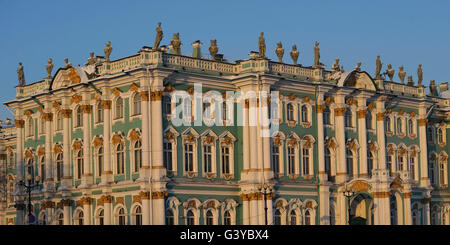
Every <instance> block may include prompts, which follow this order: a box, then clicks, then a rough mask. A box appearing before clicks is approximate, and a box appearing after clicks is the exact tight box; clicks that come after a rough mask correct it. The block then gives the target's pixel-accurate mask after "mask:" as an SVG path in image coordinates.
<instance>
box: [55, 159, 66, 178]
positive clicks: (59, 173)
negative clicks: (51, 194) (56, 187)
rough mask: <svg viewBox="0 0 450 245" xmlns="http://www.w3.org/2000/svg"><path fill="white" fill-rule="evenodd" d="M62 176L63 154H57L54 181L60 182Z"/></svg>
mask: <svg viewBox="0 0 450 245" xmlns="http://www.w3.org/2000/svg"><path fill="white" fill-rule="evenodd" d="M63 176H64V172H63V153H58V155H56V180H58V181H61V179H62V177H63Z"/></svg>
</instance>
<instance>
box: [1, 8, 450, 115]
mask: <svg viewBox="0 0 450 245" xmlns="http://www.w3.org/2000/svg"><path fill="white" fill-rule="evenodd" d="M449 11H450V1H448V0H433V1H423V0H421V1H416V0H408V1H402V0H396V1H388V0H378V1H366V0H359V1H354V0H345V1H338V0H328V1H326V0H320V1H288V0H278V1H269V0H258V1H242V0H241V1H234V0H232V1H230V0H227V1H211V0H209V1H181V0H180V1H179V0H170V1H137V0H130V1H113V0H109V1H106V0H95V1H92V0H90V1H85V0H78V1H67V0H58V1H56V0H54V1H53V0H47V1H12V0H0V74H1V78H0V79H1V81H0V83H1V89H0V102H1V103H2V104H3V102H5V101H8V100H12V99H14V98H15V88H14V86H16V85H17V73H16V69H17V67H18V62H19V61H21V62H23V65H24V71H25V79H26V82H27V84H29V83H32V82H35V81H39V80H42V79H43V78H44V77H45V76H46V75H47V73H46V70H45V65H46V63H47V60H48V58H53V63H54V64H55V68H54V69H53V72H55V71H56V70H57V69H58V68H59V67H61V66H63V64H64V58H66V57H68V58H69V60H70V62H71V63H72V64H74V65H77V64H84V63H86V61H87V58H88V56H89V52H90V51H94V52H95V53H96V54H97V55H104V54H103V48H104V46H105V43H106V42H107V41H111V42H112V47H113V52H112V54H111V59H117V58H121V57H124V56H129V55H132V54H135V53H137V52H138V50H139V49H140V48H141V47H142V46H153V43H154V40H155V27H156V25H157V22H158V21H161V22H162V28H163V31H164V39H163V40H162V42H161V44H162V45H164V44H165V45H168V44H169V43H170V40H171V39H172V35H173V33H176V32H179V33H180V39H181V41H182V43H183V49H182V52H183V54H185V55H191V54H192V46H191V43H192V42H194V41H195V40H201V41H202V43H203V44H204V45H203V48H202V51H203V54H204V55H207V54H209V53H208V50H207V49H208V47H209V40H211V39H217V43H218V45H219V49H220V50H219V53H223V54H224V55H225V57H226V58H228V59H229V60H231V61H234V60H237V59H246V58H248V53H249V52H250V51H252V50H255V51H256V50H257V49H258V36H259V33H260V32H262V31H263V32H264V35H265V38H266V45H267V51H266V55H267V56H268V57H269V58H271V59H274V60H276V55H275V48H276V43H277V42H280V41H281V42H282V43H283V47H284V48H285V57H284V59H285V61H286V62H291V59H290V58H289V51H290V49H291V46H292V45H293V44H296V45H297V47H298V50H299V51H300V58H299V63H301V64H303V65H311V64H312V62H313V59H314V57H313V56H314V55H313V53H314V52H313V46H314V41H316V40H317V41H319V42H320V51H321V62H322V63H324V64H326V65H327V68H328V69H329V68H330V67H331V64H332V63H333V62H334V59H335V58H340V59H341V63H342V64H343V65H344V68H345V70H350V69H351V68H353V67H355V65H356V62H358V61H362V63H363V64H362V68H363V70H366V71H368V72H369V73H370V74H373V73H374V71H375V60H376V56H377V55H381V60H382V62H383V63H384V66H383V71H384V70H385V69H386V67H387V64H388V63H392V64H393V67H394V69H396V71H398V67H399V66H400V65H404V66H405V71H406V72H407V76H409V75H413V77H414V80H415V81H416V82H417V66H418V64H422V67H423V71H424V83H425V84H428V83H429V80H432V79H433V80H436V82H437V83H441V82H446V81H450V74H449V71H450V62H449V57H450V14H449ZM396 79H397V74H396ZM397 80H398V79H397ZM6 117H10V118H12V115H11V114H10V113H9V111H8V110H7V109H6V107H5V106H3V105H1V106H0V119H5V118H6Z"/></svg>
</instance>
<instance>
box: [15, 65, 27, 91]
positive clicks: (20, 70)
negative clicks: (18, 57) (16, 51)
mask: <svg viewBox="0 0 450 245" xmlns="http://www.w3.org/2000/svg"><path fill="white" fill-rule="evenodd" d="M17 77H18V80H19V86H25V75H24V73H23V65H22V62H19V68H17Z"/></svg>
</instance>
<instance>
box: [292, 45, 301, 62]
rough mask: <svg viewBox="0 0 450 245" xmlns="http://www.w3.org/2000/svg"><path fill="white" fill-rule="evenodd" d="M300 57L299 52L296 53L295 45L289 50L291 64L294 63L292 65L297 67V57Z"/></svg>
mask: <svg viewBox="0 0 450 245" xmlns="http://www.w3.org/2000/svg"><path fill="white" fill-rule="evenodd" d="M299 55H300V52H298V51H297V45H295V44H294V45H293V46H292V50H291V58H292V62H294V65H297V60H298V56H299Z"/></svg>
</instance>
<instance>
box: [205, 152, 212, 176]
mask: <svg viewBox="0 0 450 245" xmlns="http://www.w3.org/2000/svg"><path fill="white" fill-rule="evenodd" d="M203 163H204V171H205V173H212V147H211V146H210V145H204V146H203Z"/></svg>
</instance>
